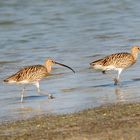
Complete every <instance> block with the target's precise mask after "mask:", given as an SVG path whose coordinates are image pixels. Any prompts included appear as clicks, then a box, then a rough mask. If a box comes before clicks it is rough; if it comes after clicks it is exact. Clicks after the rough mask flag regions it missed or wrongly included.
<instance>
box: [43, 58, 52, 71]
mask: <svg viewBox="0 0 140 140" xmlns="http://www.w3.org/2000/svg"><path fill="white" fill-rule="evenodd" d="M45 67H46V69H47V72H48V73H50V72H51V70H52V65H51V63H50V62H48V61H46V62H45Z"/></svg>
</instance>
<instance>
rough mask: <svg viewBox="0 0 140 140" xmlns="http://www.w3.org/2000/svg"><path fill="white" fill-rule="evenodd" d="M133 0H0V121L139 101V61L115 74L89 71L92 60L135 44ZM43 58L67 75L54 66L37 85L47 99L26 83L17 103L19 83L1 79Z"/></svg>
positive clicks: (139, 40) (139, 38) (139, 35)
mask: <svg viewBox="0 0 140 140" xmlns="http://www.w3.org/2000/svg"><path fill="white" fill-rule="evenodd" d="M139 4H140V2H139V1H138V0H135V1H131V0H124V1H122V0H117V1H110V0H100V1H99V0H94V1H92V0H86V1H84V0H71V1H68V0H66V1H64V0H48V1H46V0H39V1H38V0H30V1H28V0H7V1H0V79H1V82H0V89H1V90H0V95H1V96H0V106H1V109H0V121H7V120H13V119H24V118H28V117H32V116H34V115H40V114H52V113H58V114H61V113H71V112H77V111H80V110H82V109H86V108H93V107H97V106H100V105H104V104H110V103H117V102H137V101H140V93H139V85H140V75H139V69H140V61H138V62H137V63H136V64H135V66H134V67H132V68H130V69H129V70H127V71H126V72H124V73H123V74H122V75H121V76H122V77H121V80H122V84H121V86H118V87H116V86H114V85H113V81H112V77H114V76H115V74H116V73H113V74H107V75H103V74H102V73H100V72H96V71H93V70H91V69H89V63H90V62H91V61H92V60H96V59H98V58H101V57H104V56H105V55H108V54H111V53H114V52H123V51H128V52H129V51H130V48H131V45H139V44H140V26H139V24H140V16H139ZM47 57H52V58H54V59H55V60H56V61H58V62H61V63H64V64H67V65H69V66H71V67H72V68H73V69H75V70H76V74H73V73H72V72H71V71H70V70H68V69H65V68H63V67H59V66H54V70H53V71H52V74H53V75H52V76H50V77H49V78H46V79H44V80H42V81H41V89H42V91H43V92H44V94H45V93H51V94H53V96H54V97H55V99H53V100H48V98H47V96H45V95H38V94H37V90H36V87H35V86H32V85H31V86H28V87H27V89H26V94H25V96H26V97H25V98H24V102H23V103H22V104H21V103H20V92H21V89H22V86H17V85H7V84H4V83H3V82H2V80H3V79H4V78H6V77H7V76H8V75H10V74H13V73H14V72H16V71H17V70H18V69H19V68H21V67H23V66H26V65H33V64H43V63H44V60H45V59H46V58H47Z"/></svg>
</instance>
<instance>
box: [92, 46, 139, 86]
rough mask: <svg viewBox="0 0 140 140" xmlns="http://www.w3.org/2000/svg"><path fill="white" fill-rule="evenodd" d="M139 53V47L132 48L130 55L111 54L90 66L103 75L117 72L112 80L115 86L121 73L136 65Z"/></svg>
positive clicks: (124, 53)
mask: <svg viewBox="0 0 140 140" xmlns="http://www.w3.org/2000/svg"><path fill="white" fill-rule="evenodd" d="M139 51H140V47H139V46H133V47H132V48H131V52H130V53H127V52H122V53H116V54H111V55H108V56H106V57H104V58H102V59H99V60H96V61H93V62H91V63H90V66H91V67H92V68H94V69H96V70H101V71H102V73H104V74H105V73H106V71H109V70H115V71H118V74H117V77H116V78H114V84H115V85H117V84H118V82H119V78H120V74H121V72H122V71H123V70H124V69H127V68H129V67H130V66H132V65H133V64H134V63H136V61H137V58H138V53H139Z"/></svg>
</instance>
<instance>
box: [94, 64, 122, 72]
mask: <svg viewBox="0 0 140 140" xmlns="http://www.w3.org/2000/svg"><path fill="white" fill-rule="evenodd" d="M93 68H94V69H96V70H101V71H108V70H115V71H119V70H120V69H122V68H116V67H115V66H113V65H110V66H102V65H94V66H93Z"/></svg>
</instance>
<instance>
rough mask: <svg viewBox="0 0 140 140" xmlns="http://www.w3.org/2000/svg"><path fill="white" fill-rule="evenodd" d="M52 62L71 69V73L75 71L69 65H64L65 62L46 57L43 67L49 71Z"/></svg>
mask: <svg viewBox="0 0 140 140" xmlns="http://www.w3.org/2000/svg"><path fill="white" fill-rule="evenodd" d="M54 64H57V65H60V66H63V67H66V68H68V69H70V70H72V71H73V73H75V71H74V70H73V69H72V68H71V67H69V66H67V65H65V64H62V63H59V62H56V61H54V60H53V59H51V58H49V59H47V60H46V61H45V67H46V68H47V70H48V72H51V67H52V66H53V65H54Z"/></svg>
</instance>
